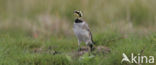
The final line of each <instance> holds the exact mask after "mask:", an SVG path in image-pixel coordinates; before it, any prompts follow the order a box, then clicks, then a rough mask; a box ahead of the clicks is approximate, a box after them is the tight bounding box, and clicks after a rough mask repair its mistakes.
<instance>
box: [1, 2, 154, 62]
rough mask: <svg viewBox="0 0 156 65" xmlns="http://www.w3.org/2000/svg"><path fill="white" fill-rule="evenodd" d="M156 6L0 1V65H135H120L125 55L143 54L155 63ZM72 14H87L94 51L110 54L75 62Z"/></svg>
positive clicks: (148, 4)
mask: <svg viewBox="0 0 156 65" xmlns="http://www.w3.org/2000/svg"><path fill="white" fill-rule="evenodd" d="M155 6H156V1H155V0H98V1H96V0H12V1H11V0H0V65H137V64H129V63H123V64H121V63H120V62H121V59H122V53H123V52H124V53H126V54H128V56H130V54H131V53H134V54H137V53H140V52H141V50H142V49H144V52H143V55H147V56H150V55H152V56H155V57H156V52H155V51H156V48H155V46H156V44H155V43H156V33H155V31H156V29H155V28H156V7H155ZM74 10H82V12H83V13H84V16H83V19H84V20H85V21H86V22H87V23H88V24H89V27H90V28H91V31H92V33H93V39H94V40H95V42H96V46H102V45H103V46H106V47H109V48H110V49H111V53H108V54H104V55H103V54H100V53H97V55H96V56H95V57H93V58H92V59H90V58H88V57H89V54H88V53H86V54H84V55H83V56H82V57H85V59H83V60H80V58H81V57H78V58H77V57H76V58H73V57H72V56H71V54H72V53H73V51H76V50H77V39H76V37H75V36H74V34H73V31H72V24H73V21H74V17H73V11H74ZM82 45H85V44H82ZM55 51H56V52H57V53H58V54H56V55H54V54H53V53H55ZM143 65H155V64H143Z"/></svg>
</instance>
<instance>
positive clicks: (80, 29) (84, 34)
mask: <svg viewBox="0 0 156 65" xmlns="http://www.w3.org/2000/svg"><path fill="white" fill-rule="evenodd" d="M74 15H75V16H76V19H75V22H74V27H73V30H74V33H75V35H76V37H77V39H78V48H79V50H80V49H81V48H80V44H81V43H82V42H85V43H86V45H87V46H88V47H89V50H90V51H92V50H93V44H94V42H93V40H92V34H91V31H90V29H89V27H88V24H87V23H86V22H85V21H84V20H82V19H81V17H82V12H81V11H74Z"/></svg>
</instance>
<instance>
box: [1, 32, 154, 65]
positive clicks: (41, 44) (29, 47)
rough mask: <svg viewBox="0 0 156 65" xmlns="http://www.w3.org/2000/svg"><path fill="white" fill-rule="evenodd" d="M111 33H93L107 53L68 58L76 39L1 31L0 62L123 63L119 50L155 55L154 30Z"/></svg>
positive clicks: (4, 64)
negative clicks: (81, 57)
mask: <svg viewBox="0 0 156 65" xmlns="http://www.w3.org/2000/svg"><path fill="white" fill-rule="evenodd" d="M21 32H22V31H20V33H21ZM111 32H112V31H110V32H108V31H107V32H103V33H101V34H100V33H99V34H94V39H95V40H96V41H97V43H96V46H99V45H105V46H107V47H109V48H110V49H111V53H108V54H104V55H103V54H100V55H96V56H95V57H94V58H92V59H86V60H80V59H79V58H77V59H74V58H70V57H71V56H70V55H69V58H68V57H67V56H68V53H70V52H72V51H75V50H77V41H76V38H66V37H60V38H58V37H51V38H50V39H49V40H47V39H41V38H37V39H34V38H32V37H30V36H27V33H23V34H18V35H15V34H17V33H1V35H0V41H1V43H0V48H1V50H0V57H1V59H0V60H1V62H0V65H10V64H11V65H127V63H123V64H121V63H120V62H121V59H122V53H126V54H127V55H128V56H130V54H131V53H134V54H138V53H141V50H144V52H143V55H147V56H150V55H152V56H156V53H155V50H156V48H155V42H156V40H155V39H156V37H155V35H156V34H155V33H152V34H149V35H146V36H140V35H134V34H132V35H129V36H128V37H126V38H121V39H116V38H120V36H121V35H122V34H120V33H118V32H116V33H111ZM12 35H13V36H12ZM112 39H114V40H112ZM49 48H51V49H49ZM40 49H42V50H41V51H40ZM53 50H56V51H57V52H60V53H61V54H56V55H53V54H51V53H50V52H52V51H53ZM69 59H71V60H69ZM131 65H137V64H131ZM143 65H154V64H143Z"/></svg>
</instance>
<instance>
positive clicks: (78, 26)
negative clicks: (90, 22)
mask: <svg viewBox="0 0 156 65" xmlns="http://www.w3.org/2000/svg"><path fill="white" fill-rule="evenodd" d="M84 24H85V22H83V23H74V28H73V30H74V32H75V35H76V36H77V38H78V39H79V41H84V42H85V41H87V40H88V39H89V32H88V31H87V30H86V29H83V25H84Z"/></svg>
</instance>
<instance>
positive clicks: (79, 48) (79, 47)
mask: <svg viewBox="0 0 156 65" xmlns="http://www.w3.org/2000/svg"><path fill="white" fill-rule="evenodd" d="M80 44H81V42H80V41H79V40H78V51H80V50H81V46H80Z"/></svg>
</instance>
